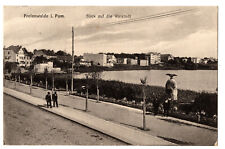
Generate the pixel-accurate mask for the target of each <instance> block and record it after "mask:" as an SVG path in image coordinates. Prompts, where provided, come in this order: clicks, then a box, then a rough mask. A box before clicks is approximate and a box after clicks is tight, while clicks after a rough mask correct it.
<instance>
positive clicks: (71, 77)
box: [71, 27, 74, 94]
mask: <svg viewBox="0 0 225 149" xmlns="http://www.w3.org/2000/svg"><path fill="white" fill-rule="evenodd" d="M73 63H74V30H73V27H72V69H71V71H72V72H71V75H72V76H71V94H72V93H73V66H74V65H73Z"/></svg>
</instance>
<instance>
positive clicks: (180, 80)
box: [75, 70, 218, 92]
mask: <svg viewBox="0 0 225 149" xmlns="http://www.w3.org/2000/svg"><path fill="white" fill-rule="evenodd" d="M217 72H218V71H217V70H131V71H104V72H102V79H104V80H118V81H122V82H127V83H135V84H140V78H144V77H145V76H147V83H148V84H149V85H154V86H165V83H166V81H167V79H168V78H169V77H168V76H167V75H165V74H167V73H175V74H177V75H178V76H176V77H175V80H176V81H177V86H178V88H179V89H188V90H194V91H209V92H215V91H216V89H217ZM75 77H76V78H83V77H84V74H80V75H76V76H75Z"/></svg>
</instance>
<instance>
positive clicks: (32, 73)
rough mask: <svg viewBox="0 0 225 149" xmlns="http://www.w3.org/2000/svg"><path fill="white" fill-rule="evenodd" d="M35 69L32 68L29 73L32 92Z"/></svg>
mask: <svg viewBox="0 0 225 149" xmlns="http://www.w3.org/2000/svg"><path fill="white" fill-rule="evenodd" d="M34 74H35V73H34V70H33V69H32V70H30V71H29V75H30V94H32V86H33V76H34Z"/></svg>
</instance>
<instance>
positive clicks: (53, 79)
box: [52, 75, 55, 91]
mask: <svg viewBox="0 0 225 149" xmlns="http://www.w3.org/2000/svg"><path fill="white" fill-rule="evenodd" d="M52 89H53V91H54V90H55V78H54V75H53V76H52Z"/></svg>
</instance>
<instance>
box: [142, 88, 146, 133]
mask: <svg viewBox="0 0 225 149" xmlns="http://www.w3.org/2000/svg"><path fill="white" fill-rule="evenodd" d="M142 89H143V130H146V122H145V115H146V103H145V102H146V101H145V99H146V96H145V86H143V88H142Z"/></svg>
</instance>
